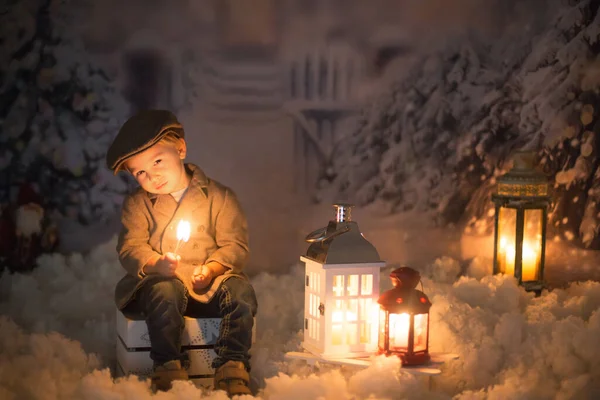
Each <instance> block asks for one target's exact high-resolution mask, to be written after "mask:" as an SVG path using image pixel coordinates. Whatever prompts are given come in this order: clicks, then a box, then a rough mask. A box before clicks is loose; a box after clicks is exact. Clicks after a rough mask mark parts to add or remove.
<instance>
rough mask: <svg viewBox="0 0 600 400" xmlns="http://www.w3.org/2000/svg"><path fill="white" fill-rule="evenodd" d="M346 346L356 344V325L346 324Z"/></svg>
mask: <svg viewBox="0 0 600 400" xmlns="http://www.w3.org/2000/svg"><path fill="white" fill-rule="evenodd" d="M346 344H347V345H355V344H358V325H357V324H347V325H346Z"/></svg>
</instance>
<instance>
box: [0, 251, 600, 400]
mask: <svg viewBox="0 0 600 400" xmlns="http://www.w3.org/2000/svg"><path fill="white" fill-rule="evenodd" d="M114 245H115V243H114V240H113V241H111V242H109V243H107V244H105V245H103V246H100V247H98V248H97V249H95V250H94V251H93V252H91V253H89V254H87V255H85V256H81V255H77V256H71V257H65V256H61V255H58V254H54V255H51V256H45V257H44V258H42V260H41V262H40V265H41V266H40V268H37V269H36V270H34V271H33V272H32V273H31V274H30V275H18V274H17V275H7V274H4V275H3V276H2V277H1V278H0V285H1V289H2V290H1V291H0V293H2V295H1V298H0V310H1V316H0V326H1V328H2V329H0V351H1V352H2V354H3V357H2V360H1V361H0V370H2V371H4V372H3V373H2V374H0V395H1V397H2V398H6V399H11V398H15V399H16V398H39V399H67V398H68V399H84V398H90V397H92V398H97V399H103V398H142V399H143V398H150V397H151V396H152V394H151V392H150V389H149V383H148V382H147V381H140V380H138V379H137V378H136V377H128V378H120V379H117V380H113V378H112V377H111V372H110V370H111V369H112V367H113V366H114V361H115V360H114V358H115V355H114V351H115V350H114V349H115V326H114V305H113V289H114V285H115V283H116V281H117V280H118V279H119V278H120V277H121V275H122V269H121V267H120V266H119V264H118V261H117V259H116V255H115V252H114ZM416 267H418V268H419V269H421V270H422V271H423V276H424V278H423V283H424V288H425V292H426V293H427V294H428V295H429V297H430V298H431V300H432V302H433V307H432V309H431V329H432V330H431V350H432V351H437V352H439V351H443V352H452V353H456V354H458V355H459V357H460V358H459V359H457V360H455V361H452V362H450V363H448V364H446V365H445V366H444V367H443V370H444V371H443V374H442V375H440V376H438V377H436V378H435V382H436V385H435V386H436V389H435V391H434V392H430V391H428V388H427V384H426V382H424V381H423V380H422V379H419V378H417V377H415V376H413V375H410V374H406V373H403V372H402V370H401V369H398V367H399V365H398V361H397V360H395V359H393V358H392V359H386V358H384V357H379V358H377V359H375V361H374V363H373V365H372V366H371V367H370V368H368V369H365V370H356V369H352V368H339V367H333V366H330V367H327V366H321V367H320V368H318V369H317V370H314V369H312V368H308V367H306V366H305V365H303V364H302V363H300V362H298V361H295V362H290V361H286V360H284V358H283V355H284V353H285V352H286V351H296V350H298V349H299V348H300V347H299V345H300V341H301V339H302V337H301V329H302V320H303V302H304V300H303V299H304V292H303V290H304V286H303V275H304V272H303V269H302V268H300V267H299V266H294V267H292V268H291V269H290V270H289V271H288V272H287V273H285V274H279V275H273V274H265V273H263V274H259V275H257V276H255V277H253V278H252V282H253V285H254V287H255V289H256V292H257V295H258V300H259V314H258V316H257V324H258V325H257V329H258V338H257V343H256V344H255V346H254V348H253V359H252V364H253V370H252V375H253V379H255V380H257V381H258V382H259V386H260V387H261V389H260V392H259V394H258V397H260V398H265V399H284V398H285V399H314V398H317V397H319V398H323V399H336V400H339V399H348V400H349V399H367V398H373V399H375V398H376V399H385V398H409V399H425V398H427V399H430V398H434V399H435V398H440V399H448V398H451V397H452V396H456V397H455V398H459V399H484V398H527V399H550V398H557V399H568V398H578V399H586V398H594V396H598V395H600V385H598V378H599V376H598V373H599V372H598V371H600V365H599V363H600V345H598V341H597V337H598V335H600V313H599V312H598V309H599V307H600V283H596V282H585V283H581V284H576V285H572V286H571V287H569V288H567V289H565V290H555V291H553V292H551V293H544V294H543V295H542V296H541V297H539V298H534V297H533V295H532V294H528V293H526V292H524V291H523V290H522V289H521V288H520V287H518V286H517V285H516V282H515V280H514V279H513V278H508V277H502V276H486V277H483V278H482V279H481V280H477V279H474V278H470V277H466V276H462V277H460V278H458V279H455V277H456V276H457V275H458V274H459V273H460V270H461V269H462V267H461V266H460V265H459V264H458V262H457V261H456V260H453V259H451V258H450V257H444V258H440V259H438V260H436V261H435V262H433V263H431V265H420V266H416ZM467 270H469V271H475V272H477V271H479V269H478V267H477V266H468V267H467ZM427 271H429V272H427ZM430 277H433V279H434V280H431V279H430ZM388 281H389V280H388V279H386V273H385V272H384V273H383V275H382V286H383V289H386V288H387V287H389V282H388ZM32 382H35V383H36V384H35V385H32V384H31V383H32ZM161 396H162V397H161V398H165V399H167V398H173V399H175V398H188V397H191V396H195V397H200V396H205V397H207V398H215V399H224V398H225V397H223V396H224V395H223V393H215V392H203V391H201V390H200V389H197V388H195V387H193V385H191V384H189V383H179V384H177V385H176V386H175V387H174V388H173V390H171V391H170V392H169V393H168V394H162V395H161Z"/></svg>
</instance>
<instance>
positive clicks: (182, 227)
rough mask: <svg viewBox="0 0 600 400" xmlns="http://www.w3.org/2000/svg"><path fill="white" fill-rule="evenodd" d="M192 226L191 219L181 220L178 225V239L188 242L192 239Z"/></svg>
mask: <svg viewBox="0 0 600 400" xmlns="http://www.w3.org/2000/svg"><path fill="white" fill-rule="evenodd" d="M190 231H191V226H190V223H189V221H185V220H181V221H179V224H178V225H177V240H183V241H184V242H187V241H188V240H190Z"/></svg>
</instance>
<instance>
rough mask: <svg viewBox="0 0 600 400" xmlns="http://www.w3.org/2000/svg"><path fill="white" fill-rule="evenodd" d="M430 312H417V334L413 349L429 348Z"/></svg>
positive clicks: (423, 349) (422, 349)
mask: <svg viewBox="0 0 600 400" xmlns="http://www.w3.org/2000/svg"><path fill="white" fill-rule="evenodd" d="M428 315H429V314H417V315H415V335H414V346H413V351H415V352H416V351H425V350H427V325H428V321H429V318H428Z"/></svg>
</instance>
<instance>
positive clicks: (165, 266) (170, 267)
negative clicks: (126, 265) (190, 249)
mask: <svg viewBox="0 0 600 400" xmlns="http://www.w3.org/2000/svg"><path fill="white" fill-rule="evenodd" d="M180 259H181V257H180V256H179V255H177V254H175V253H165V254H163V255H161V256H160V257H159V258H158V259H157V260H156V261H155V262H154V265H152V266H150V265H147V266H146V267H144V272H145V273H147V274H157V275H162V276H169V277H171V276H175V270H176V269H177V267H178V266H179V260H180Z"/></svg>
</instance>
